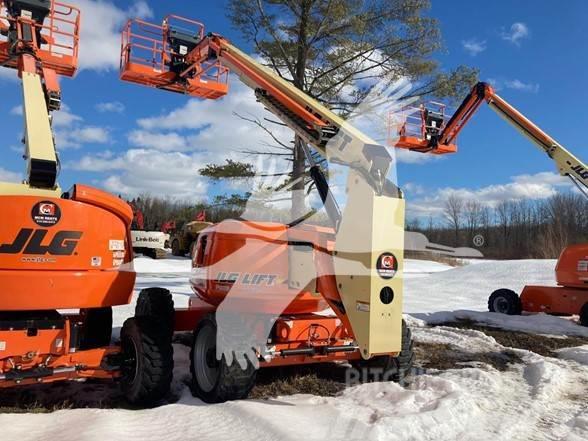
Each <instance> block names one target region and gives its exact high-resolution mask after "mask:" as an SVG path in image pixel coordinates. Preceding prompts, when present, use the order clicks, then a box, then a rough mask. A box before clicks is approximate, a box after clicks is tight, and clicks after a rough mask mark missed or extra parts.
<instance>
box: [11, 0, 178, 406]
mask: <svg viewBox="0 0 588 441" xmlns="http://www.w3.org/2000/svg"><path fill="white" fill-rule="evenodd" d="M0 14H2V15H1V16H0V35H1V37H0V64H2V65H3V66H5V67H8V68H12V69H15V70H16V71H17V72H18V75H19V77H20V78H21V79H22V90H23V113H24V120H25V130H24V132H25V137H24V142H25V158H26V164H27V171H26V180H25V181H24V182H23V183H21V184H9V183H0V202H1V205H2V209H3V210H4V212H5V213H10V216H4V217H3V220H2V224H1V226H0V286H2V289H1V290H0V388H4V387H13V386H16V385H25V384H36V383H45V382H53V381H59V380H80V379H87V378H97V379H120V381H121V385H122V387H123V390H124V392H125V395H126V396H127V398H128V399H129V401H131V402H133V403H142V404H153V403H155V402H157V401H158V400H159V399H160V398H162V397H163V396H164V395H165V394H166V393H167V390H168V388H169V385H170V382H171V376H172V369H173V358H172V349H171V341H170V337H169V329H168V328H167V327H165V326H163V325H162V324H161V320H159V321H158V320H155V319H154V318H153V317H152V316H150V315H147V314H146V311H145V308H144V307H143V306H142V305H143V304H144V301H143V303H140V304H139V305H138V307H137V314H136V317H134V318H130V319H128V320H127V321H126V322H125V324H124V326H123V328H122V331H121V343H120V345H113V344H111V333H112V306H115V305H123V304H127V303H128V302H129V301H130V299H131V296H132V293H133V287H134V283H135V273H134V271H133V268H132V259H133V252H132V245H131V239H130V228H129V227H130V224H131V221H132V219H133V213H132V210H131V208H130V207H129V205H128V204H126V203H125V202H124V201H122V200H121V199H119V198H117V197H115V196H113V195H110V194H108V193H105V192H103V191H100V190H97V189H94V188H91V187H87V186H84V185H79V184H77V185H74V186H73V188H71V189H70V190H69V191H67V192H63V191H62V190H61V189H60V187H59V185H58V184H57V175H58V171H59V159H58V157H57V153H56V150H55V146H54V141H53V134H52V130H51V117H50V112H51V111H54V110H58V109H59V107H60V105H61V91H60V88H59V83H58V81H57V77H58V75H65V76H73V75H74V73H75V72H76V68H77V59H78V42H79V33H80V12H79V10H78V9H77V8H75V7H73V6H69V5H66V4H63V3H60V2H58V1H54V0H22V1H17V0H5V1H0ZM150 295H151V294H150V292H149V291H147V292H144V293H143V298H146V297H148V296H150ZM60 310H73V311H75V312H74V313H67V314H64V313H61V312H59V311H60Z"/></svg>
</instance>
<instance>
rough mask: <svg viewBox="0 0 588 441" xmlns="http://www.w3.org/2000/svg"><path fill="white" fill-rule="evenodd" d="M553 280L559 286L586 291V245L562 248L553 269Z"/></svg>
mask: <svg viewBox="0 0 588 441" xmlns="http://www.w3.org/2000/svg"><path fill="white" fill-rule="evenodd" d="M555 278H556V280H557V284H558V285H560V286H565V287H572V288H583V289H588V244H580V245H570V246H568V247H566V248H564V250H563V251H562V252H561V254H560V256H559V259H558V261H557V266H556V267H555Z"/></svg>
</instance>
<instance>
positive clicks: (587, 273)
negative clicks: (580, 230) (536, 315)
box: [521, 244, 588, 315]
mask: <svg viewBox="0 0 588 441" xmlns="http://www.w3.org/2000/svg"><path fill="white" fill-rule="evenodd" d="M555 278H556V281H557V284H558V285H559V286H535V285H528V286H525V288H524V289H523V292H522V293H521V303H522V308H523V311H527V312H545V313H547V314H562V315H575V314H579V313H580V310H581V309H582V307H583V306H584V305H585V304H586V303H588V247H587V246H586V245H585V244H581V245H570V246H568V247H566V248H565V249H564V250H563V251H562V252H561V255H560V256H559V259H558V261H557V266H556V267H555Z"/></svg>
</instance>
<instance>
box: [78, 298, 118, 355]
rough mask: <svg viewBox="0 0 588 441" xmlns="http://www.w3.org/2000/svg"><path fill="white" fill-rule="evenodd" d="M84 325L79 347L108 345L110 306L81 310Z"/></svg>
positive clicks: (110, 329) (89, 347)
mask: <svg viewBox="0 0 588 441" xmlns="http://www.w3.org/2000/svg"><path fill="white" fill-rule="evenodd" d="M82 315H83V316H84V327H83V331H82V336H81V340H80V349H96V348H102V347H104V346H109V345H110V340H111V338H112V308H111V307H105V308H92V309H84V310H83V311H82Z"/></svg>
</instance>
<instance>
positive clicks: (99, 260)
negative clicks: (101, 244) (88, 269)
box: [90, 256, 102, 266]
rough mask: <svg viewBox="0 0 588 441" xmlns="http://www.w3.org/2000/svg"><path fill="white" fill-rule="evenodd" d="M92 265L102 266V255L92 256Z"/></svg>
mask: <svg viewBox="0 0 588 441" xmlns="http://www.w3.org/2000/svg"><path fill="white" fill-rule="evenodd" d="M90 265H92V266H101V265H102V257H100V256H94V257H92V261H91V262H90Z"/></svg>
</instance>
